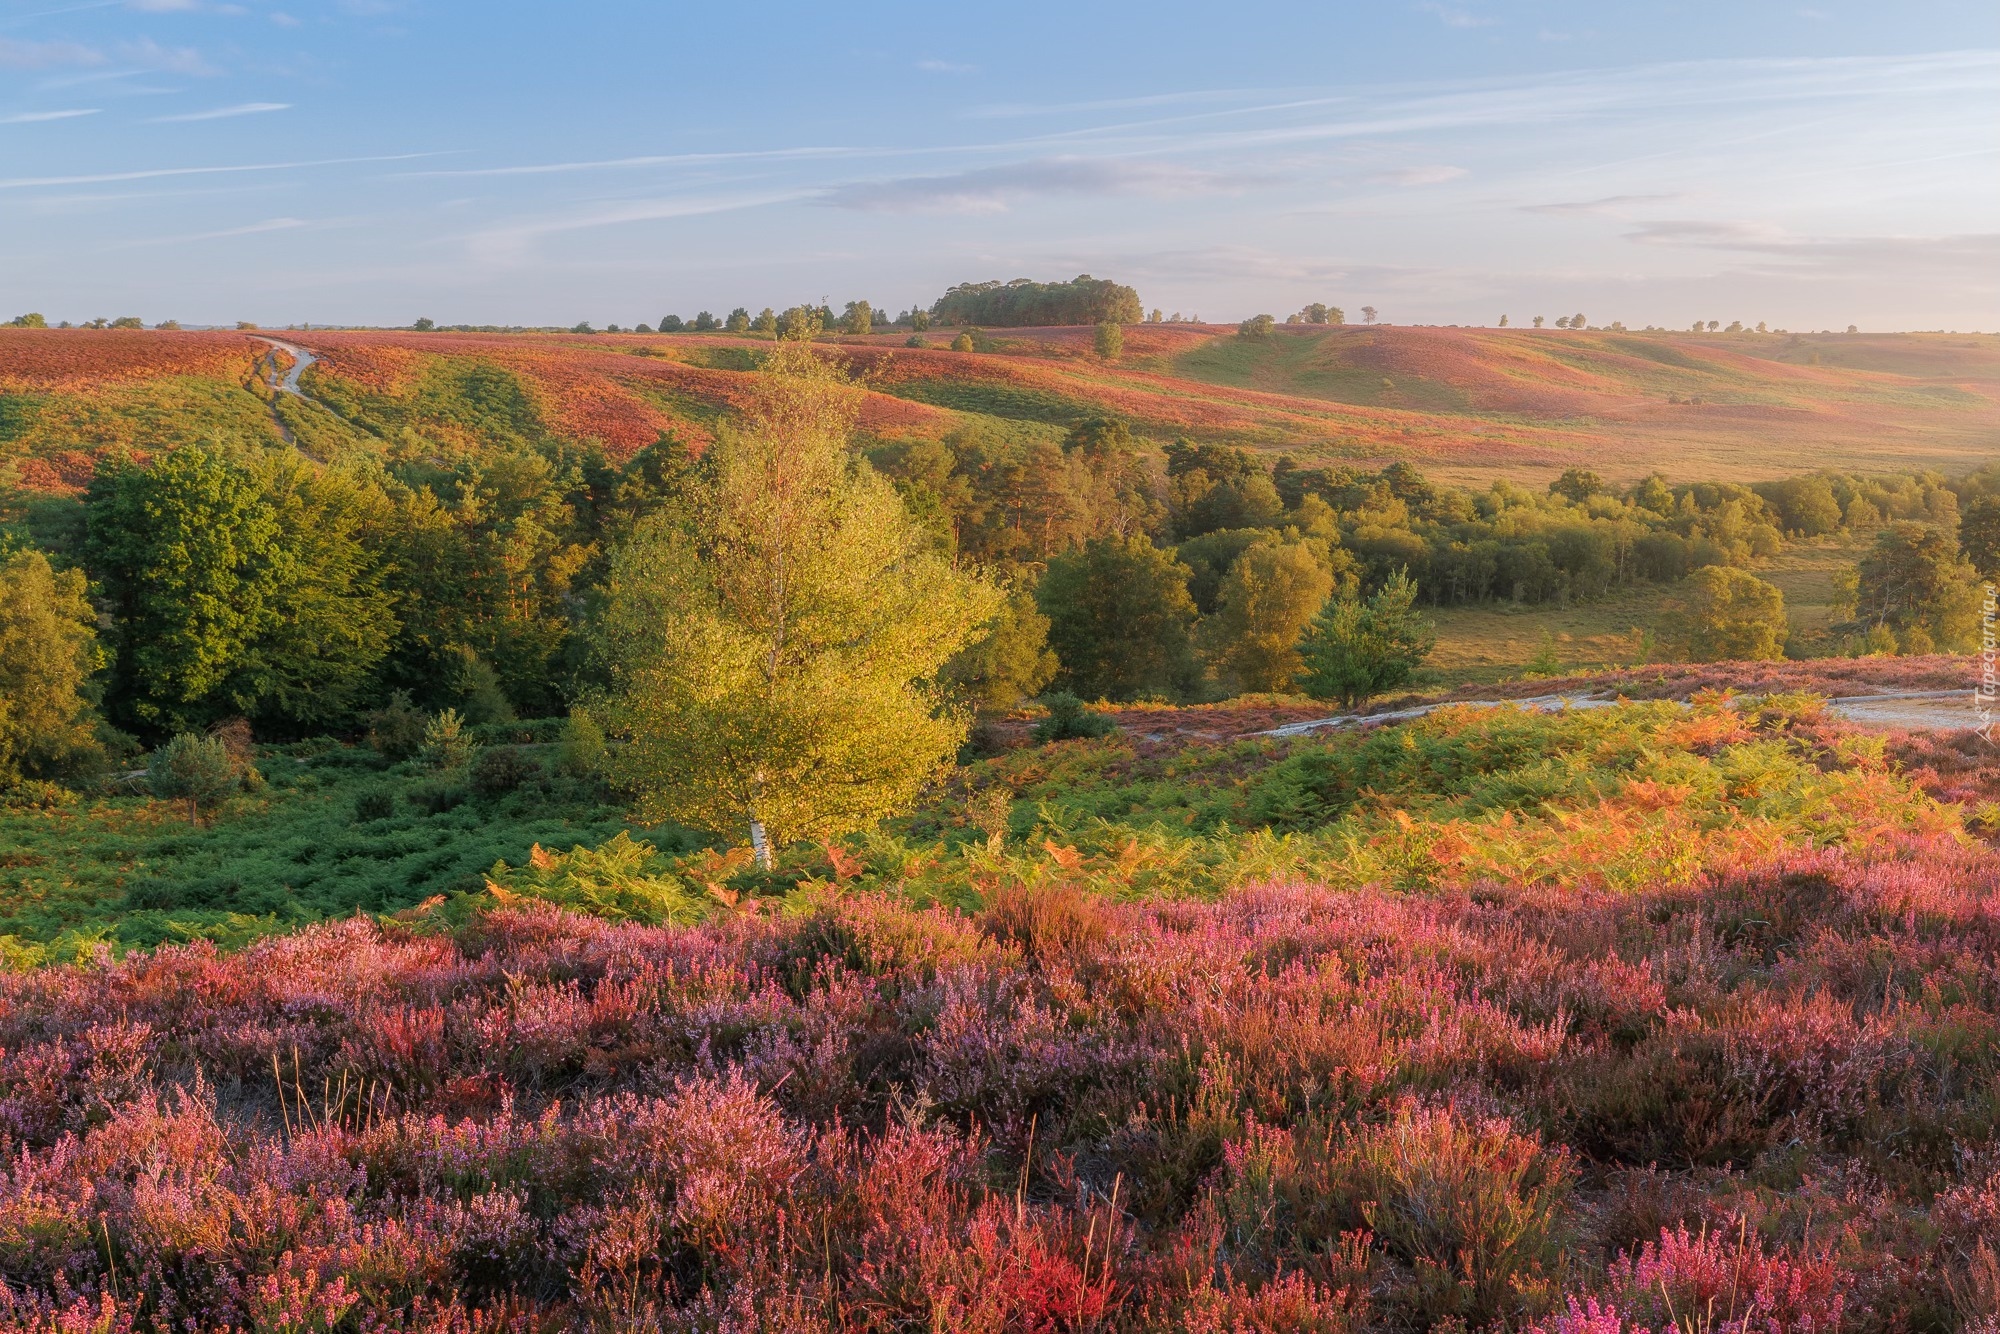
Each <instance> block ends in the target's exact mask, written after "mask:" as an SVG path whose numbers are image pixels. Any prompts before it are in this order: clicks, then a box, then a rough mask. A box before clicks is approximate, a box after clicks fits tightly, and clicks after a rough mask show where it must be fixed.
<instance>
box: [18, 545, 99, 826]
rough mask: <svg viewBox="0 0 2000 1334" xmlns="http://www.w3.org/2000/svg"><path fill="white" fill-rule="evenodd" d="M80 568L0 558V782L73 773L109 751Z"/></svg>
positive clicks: (38, 558) (93, 627) (34, 556)
mask: <svg viewBox="0 0 2000 1334" xmlns="http://www.w3.org/2000/svg"><path fill="white" fill-rule="evenodd" d="M85 592H86V588H85V583H84V577H83V573H82V571H80V570H64V571H61V572H60V573H58V572H57V571H55V570H54V569H52V568H51V567H50V565H49V562H48V558H47V557H45V556H43V555H42V554H41V553H40V552H38V551H23V552H20V553H17V554H16V555H14V556H12V557H10V558H7V559H4V560H0V789H5V788H8V787H11V786H13V785H15V784H17V783H19V782H20V781H21V780H22V779H24V778H26V779H39V780H43V781H48V780H58V779H63V778H68V777H71V776H74V775H75V774H76V773H78V772H79V771H81V770H84V769H87V768H89V767H92V766H93V765H94V764H95V763H97V762H98V761H99V760H100V759H101V757H102V754H103V748H102V746H100V745H99V743H98V741H97V734H96V725H97V713H96V709H95V708H94V707H93V706H92V703H91V700H90V692H89V686H90V678H91V676H92V674H93V673H95V672H96V671H97V670H98V668H99V667H101V666H103V653H102V651H101V650H100V649H99V647H98V643H97V614H96V612H95V611H93V610H92V609H91V606H90V601H89V599H88V598H87V597H86V596H85Z"/></svg>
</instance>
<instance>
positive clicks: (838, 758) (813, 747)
mask: <svg viewBox="0 0 2000 1334" xmlns="http://www.w3.org/2000/svg"><path fill="white" fill-rule="evenodd" d="M758 391H759V392H758V394H757V396H756V398H755V399H754V401H753V402H752V403H751V405H750V406H749V408H748V409H747V411H746V414H745V416H744V418H743V419H742V420H740V421H737V422H733V423H730V424H728V425H727V426H725V427H724V428H723V429H722V430H721V431H720V432H719V433H718V439H717V441H716V444H715V446H714V447H713V450H712V452H711V460H712V475H711V476H710V477H709V478H707V479H704V480H703V481H702V482H701V483H700V484H699V485H697V486H695V487H694V488H692V492H691V495H690V497H689V499H688V501H687V502H686V503H685V504H683V505H680V506H676V507H673V508H672V509H670V510H667V511H663V512H662V513H660V514H658V515H655V516H654V517H653V518H651V519H649V520H648V521H647V522H646V523H645V524H643V525H642V526H641V528H640V531H639V533H638V534H637V536H636V537H635V539H634V541H633V542H632V543H630V544H628V545H627V546H626V547H625V548H623V549H622V550H621V551H619V552H618V553H617V555H616V556H615V557H614V559H613V562H612V569H611V577H610V580H609V583H608V587H607V590H606V593H607V607H606V612H605V617H604V622H603V635H604V641H605V647H606V655H607V658H608V660H609V661H611V662H612V663H613V664H615V667H614V673H615V678H616V680H615V688H614V692H613V695H612V700H613V707H612V714H611V721H613V722H614V723H615V724H616V730H618V731H621V732H623V733H624V734H625V735H626V736H627V737H628V738H629V744H628V745H626V746H625V747H623V748H622V752H621V754H620V755H619V757H618V759H619V764H618V767H619V769H620V771H621V773H622V776H623V780H624V782H625V783H626V784H627V786H629V787H630V788H631V789H632V790H634V791H635V792H637V793H638V794H639V808H640V813H641V815H642V817H643V818H646V819H651V820H657V819H660V818H672V819H676V820H679V821H681V822H683V823H686V824H690V825H693V826H695V827H697V828H702V829H709V830H715V831H718V832H720V831H725V830H730V829H736V828H742V827H743V826H744V825H745V824H747V825H748V826H749V830H750V836H751V842H752V845H753V846H754V847H755V848H756V849H757V852H758V856H759V858H760V860H761V861H762V862H763V864H765V865H766V866H768V865H770V862H771V847H772V843H773V841H775V842H777V843H785V842H789V841H791V840H793V839H798V838H830V837H834V836H837V835H840V834H843V833H847V832H849V831H851V830H855V829H860V828H865V827H867V826H869V825H871V824H873V823H874V822H875V821H876V820H879V819H880V818H882V817H883V816H885V815H888V814H890V813H892V812H894V811H896V810H899V809H901V808H903V807H904V806H906V805H907V804H908V803H909V802H910V801H911V800H912V799H914V797H915V796H916V793H917V791H918V789H919V787H920V786H921V785H922V784H923V783H924V782H925V781H926V780H928V779H929V778H931V777H932V776H933V775H935V774H936V773H937V772H938V771H939V769H940V767H941V766H942V765H943V764H945V763H946V762H947V761H948V760H949V758H950V757H951V756H952V754H954V753H955V752H956V750H957V748H958V747H959V746H960V745H961V744H962V743H963V741H964V739H965V735H966V729H967V721H968V720H967V718H966V717H965V716H964V714H963V713H961V712H959V711H956V710H954V709H952V708H951V707H950V706H949V703H948V701H947V700H946V698H945V696H944V693H943V690H942V688H941V687H939V686H938V685H937V684H936V677H937V675H938V671H939V669H940V668H942V667H943V666H944V664H945V663H946V662H947V661H949V660H950V659H951V657H952V656H953V655H954V654H956V653H957V652H958V651H959V650H960V649H961V648H963V647H964V646H965V644H966V643H967V642H968V641H969V640H970V639H971V638H972V637H973V636H974V635H975V634H976V633H977V631H978V627H979V626H980V625H982V624H983V623H985V622H986V621H987V620H988V619H989V618H991V616H992V615H993V613H994V611H995V609H996V606H997V604H998V602H999V600H1000V595H999V594H998V592H997V591H995V590H994V589H992V588H990V587H989V586H987V585H986V584H984V583H982V582H980V581H978V580H976V579H973V578H971V577H969V576H967V575H965V574H963V573H961V572H960V571H958V570H956V569H954V568H953V567H952V566H951V564H950V563H949V562H948V561H947V560H946V559H945V558H944V557H943V556H942V555H940V554H939V553H938V551H937V549H936V545H935V543H934V542H933V541H932V540H931V539H930V537H929V536H928V535H927V534H926V533H925V532H924V531H923V530H922V529H921V528H919V527H918V525H917V524H916V523H914V522H913V521H912V520H911V518H910V516H909V514H908V512H907V511H906V510H905V509H904V507H903V503H902V501H901V500H900V499H899V498H898V497H897V495H896V493H895V491H894V490H893V489H892V488H891V487H890V486H889V485H888V483H887V482H885V481H883V480H882V479H881V478H879V477H877V476H876V475H875V474H874V473H873V471H872V470H871V469H869V468H867V467H866V465H865V464H862V463H861V462H860V461H859V460H857V459H856V458H855V457H854V456H853V455H852V453H851V452H850V449H849V439H850V436H851V434H852V432H853V428H854V422H855V418H856V413H857V412H858V407H859V397H860V396H859V393H858V391H857V390H856V389H855V388H854V386H853V385H852V384H851V383H850V382H848V381H847V380H846V379H845V378H844V377H843V376H842V374H841V372H840V371H839V370H838V369H837V368H835V367H833V366H830V365H828V364H827V363H825V362H823V361H821V360H820V359H819V358H817V357H815V356H813V355H812V353H811V352H810V351H809V350H808V349H807V348H805V347H802V346H799V347H793V346H783V347H780V348H779V349H778V350H776V351H775V352H774V353H773V354H772V356H771V358H770V359H769V361H768V362H767V363H766V366H765V372H764V375H763V377H762V381H761V383H760V384H759V386H758Z"/></svg>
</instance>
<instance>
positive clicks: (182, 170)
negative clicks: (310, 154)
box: [0, 153, 435, 190]
mask: <svg viewBox="0 0 2000 1334" xmlns="http://www.w3.org/2000/svg"><path fill="white" fill-rule="evenodd" d="M432 156H435V155H434V154H431V153H388V154H382V155H378V156H373V157H333V158H318V159H315V160H311V161H302V162H248V163H243V164H241V165H238V166H227V167H147V168H143V169H141V170H138V171H103V172H93V173H90V174H87V175H80V176H15V177H11V178H0V190H32V189H36V188H40V187H46V186H58V185H104V184H108V183H110V182H113V181H157V180H162V179H165V178H167V177H173V176H227V175H235V174H239V173H242V172H255V171H300V170H304V169H306V168H309V167H345V166H351V165H354V164H356V163H363V162H409V161H412V160H414V159H416V158H426V157H432Z"/></svg>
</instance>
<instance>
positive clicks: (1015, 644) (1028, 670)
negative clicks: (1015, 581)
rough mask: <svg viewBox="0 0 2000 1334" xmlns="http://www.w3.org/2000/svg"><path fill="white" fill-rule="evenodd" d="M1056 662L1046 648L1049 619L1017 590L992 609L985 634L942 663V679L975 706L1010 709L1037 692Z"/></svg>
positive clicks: (1052, 674)
mask: <svg viewBox="0 0 2000 1334" xmlns="http://www.w3.org/2000/svg"><path fill="white" fill-rule="evenodd" d="M1058 666H1059V664H1058V663H1057V661H1056V655H1055V651H1054V650H1053V649H1051V648H1050V647H1049V618H1048V617H1046V616H1044V615H1042V613H1041V610H1040V608H1038V607H1037V606H1036V605H1035V596H1034V593H1033V592H1032V591H1030V590H1028V589H1017V590H1015V591H1014V592H1013V593H1010V594H1009V595H1008V596H1007V599H1006V601H1004V602H1002V603H1001V604H1000V606H999V607H998V609H997V610H995V612H994V614H993V619H992V620H991V621H990V622H988V624H987V627H986V633H985V637H984V638H981V639H978V640H976V641H974V642H973V643H971V644H969V645H968V646H967V647H965V648H964V649H962V650H961V651H960V652H959V654H958V655H957V656H956V657H954V658H953V659H952V660H951V661H950V662H948V663H946V664H945V668H944V672H943V679H944V681H945V682H946V683H947V684H949V685H950V686H951V687H952V689H953V690H954V691H955V692H956V693H958V694H959V695H961V696H962V697H964V698H966V699H969V700H971V701H972V702H973V703H975V704H977V705H978V706H980V707H981V708H986V709H1011V708H1013V707H1014V706H1015V705H1017V704H1019V703H1021V701H1023V700H1026V699H1032V698H1034V697H1035V696H1036V695H1039V694H1041V692H1042V688H1043V687H1044V686H1046V685H1048V683H1049V682H1050V681H1053V680H1054V679H1055V675H1056V669H1057V667H1058Z"/></svg>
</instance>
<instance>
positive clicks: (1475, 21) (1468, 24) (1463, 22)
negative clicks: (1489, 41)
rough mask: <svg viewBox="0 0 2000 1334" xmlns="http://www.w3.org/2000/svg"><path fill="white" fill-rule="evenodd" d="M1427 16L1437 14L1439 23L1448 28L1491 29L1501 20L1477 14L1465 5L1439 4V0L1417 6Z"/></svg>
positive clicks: (1428, 0)
mask: <svg viewBox="0 0 2000 1334" xmlns="http://www.w3.org/2000/svg"><path fill="white" fill-rule="evenodd" d="M1417 8H1418V9H1420V10H1422V11H1423V12H1424V13H1426V14H1435V15H1437V17H1438V21H1439V22H1440V23H1443V24H1444V25H1445V26H1446V27H1447V28H1490V27H1492V26H1493V25H1494V24H1496V23H1498V22H1499V21H1500V20H1499V19H1495V18H1487V17H1486V16H1484V15H1482V14H1475V13H1473V12H1472V11H1471V10H1469V9H1467V8H1465V7H1464V6H1463V5H1446V4H1439V3H1437V0H1425V3H1423V4H1420V5H1418V6H1417Z"/></svg>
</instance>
